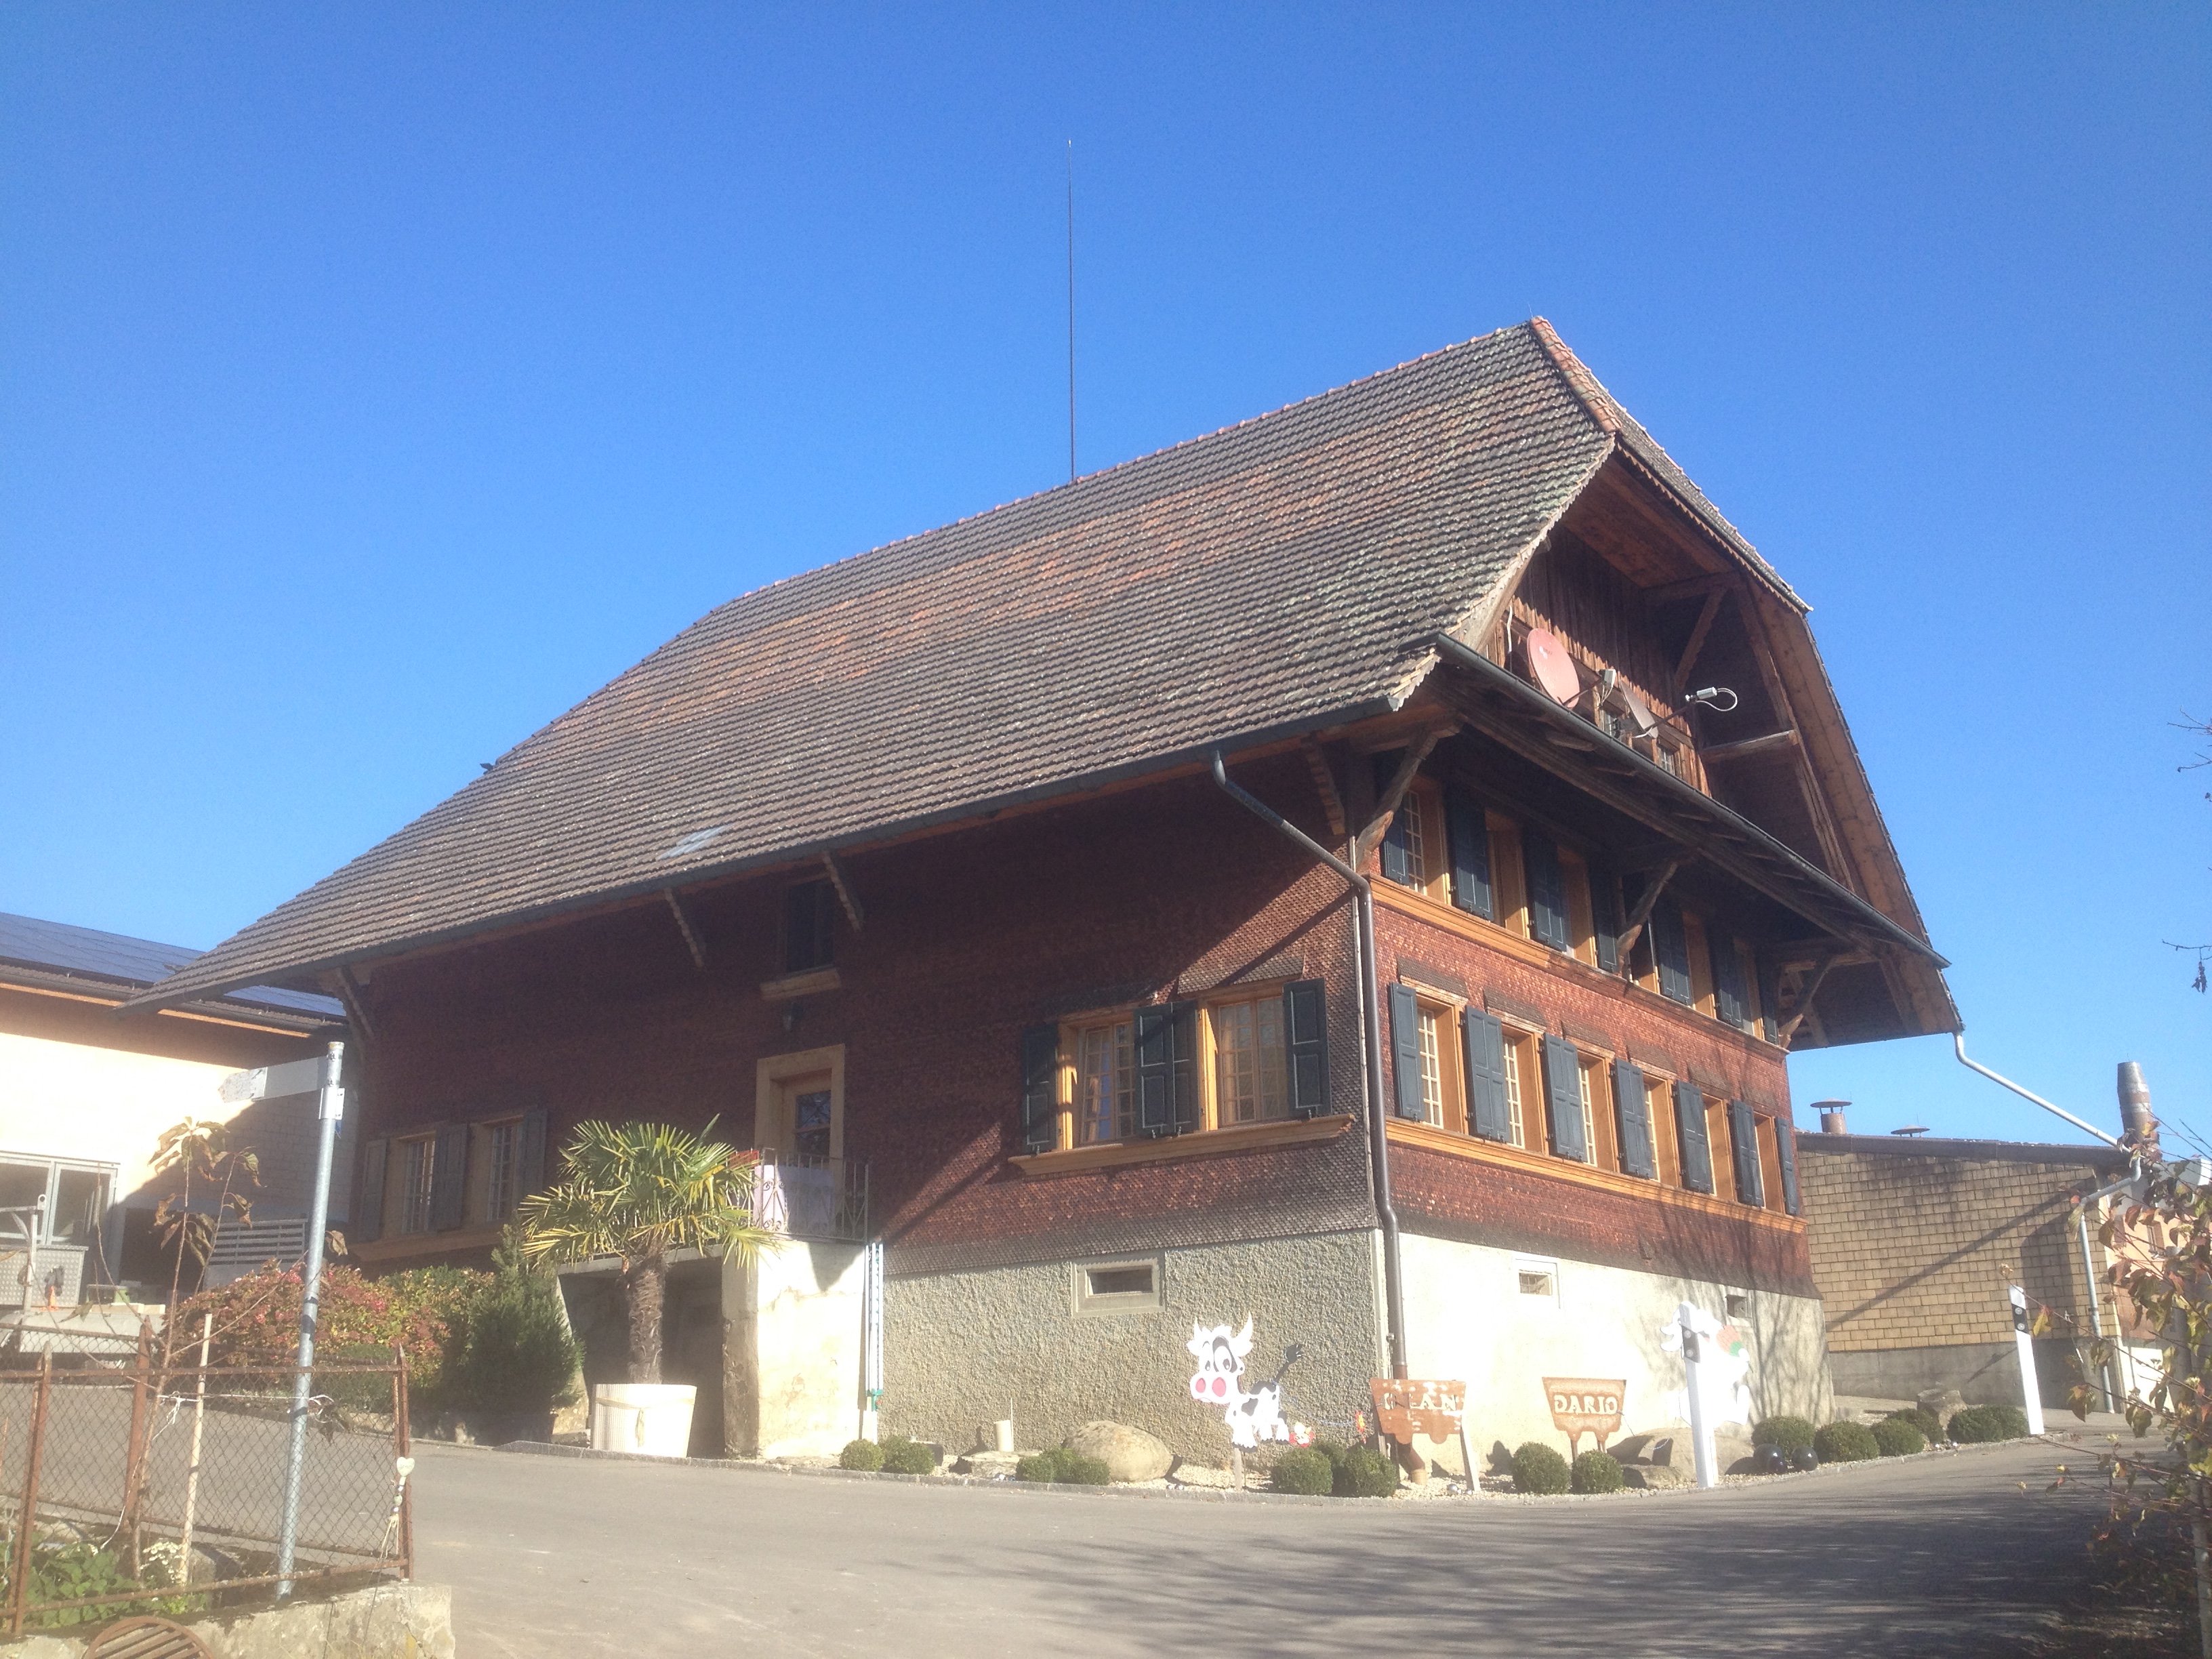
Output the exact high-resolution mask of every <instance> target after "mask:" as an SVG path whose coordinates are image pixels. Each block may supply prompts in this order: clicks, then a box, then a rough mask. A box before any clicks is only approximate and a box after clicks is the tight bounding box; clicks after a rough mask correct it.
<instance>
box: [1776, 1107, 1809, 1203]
mask: <svg viewBox="0 0 2212 1659" xmlns="http://www.w3.org/2000/svg"><path fill="white" fill-rule="evenodd" d="M1774 1152H1775V1156H1776V1158H1777V1159H1778V1161H1779V1162H1780V1164H1781V1165H1782V1207H1783V1208H1784V1209H1785V1210H1787V1211H1789V1212H1790V1214H1792V1215H1802V1214H1803V1213H1804V1212H1803V1211H1802V1209H1801V1208H1800V1207H1799V1206H1798V1200H1797V1128H1796V1125H1795V1124H1793V1123H1791V1122H1790V1121H1789V1120H1788V1119H1787V1118H1779V1117H1778V1118H1776V1119H1775V1120H1774Z"/></svg>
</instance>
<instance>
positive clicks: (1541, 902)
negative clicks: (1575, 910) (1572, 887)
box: [1521, 829, 1574, 951]
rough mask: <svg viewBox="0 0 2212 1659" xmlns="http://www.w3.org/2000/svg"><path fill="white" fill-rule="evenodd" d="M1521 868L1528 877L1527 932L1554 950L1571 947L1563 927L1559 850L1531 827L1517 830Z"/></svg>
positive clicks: (1563, 882) (1564, 913)
mask: <svg viewBox="0 0 2212 1659" xmlns="http://www.w3.org/2000/svg"><path fill="white" fill-rule="evenodd" d="M1521 867H1522V869H1523V870H1524V871H1526V872H1528V932H1529V934H1530V936H1531V937H1533V938H1534V939H1535V940H1536V941H1537V942H1538V943H1539V944H1542V945H1550V946H1551V947H1552V948H1553V950H1554V951H1569V950H1572V949H1573V948H1574V945H1573V942H1572V941H1573V934H1572V933H1571V932H1570V931H1569V928H1568V926H1567V878H1566V872H1565V871H1563V870H1561V869H1560V868H1559V848H1556V847H1554V846H1553V845H1552V842H1551V840H1550V838H1549V837H1547V836H1540V835H1538V834H1537V833H1536V832H1535V831H1534V830H1533V829H1524V830H1522V832H1521Z"/></svg>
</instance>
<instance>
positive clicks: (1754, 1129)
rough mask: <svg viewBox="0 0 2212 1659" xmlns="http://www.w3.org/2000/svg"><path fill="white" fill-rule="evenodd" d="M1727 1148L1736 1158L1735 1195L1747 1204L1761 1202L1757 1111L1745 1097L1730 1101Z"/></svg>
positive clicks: (1763, 1194)
mask: <svg viewBox="0 0 2212 1659" xmlns="http://www.w3.org/2000/svg"><path fill="white" fill-rule="evenodd" d="M1728 1116H1729V1152H1731V1153H1732V1154H1733V1155H1734V1157H1735V1195H1736V1197H1737V1199H1738V1200H1740V1201H1741V1202H1743V1203H1746V1204H1756V1205H1760V1206H1764V1205H1765V1202H1766V1182H1765V1180H1764V1178H1763V1177H1762V1176H1760V1174H1759V1115H1758V1114H1757V1113H1755V1112H1753V1110H1752V1109H1751V1106H1750V1103H1748V1102H1747V1101H1741V1100H1731V1101H1730V1102H1729V1109H1728Z"/></svg>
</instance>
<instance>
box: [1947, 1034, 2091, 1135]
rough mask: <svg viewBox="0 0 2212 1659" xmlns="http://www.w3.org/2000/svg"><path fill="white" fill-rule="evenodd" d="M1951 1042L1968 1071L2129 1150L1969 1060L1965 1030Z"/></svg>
mask: <svg viewBox="0 0 2212 1659" xmlns="http://www.w3.org/2000/svg"><path fill="white" fill-rule="evenodd" d="M1951 1044H1952V1046H1953V1047H1954V1048H1956V1049H1957V1050H1958V1051H1959V1064H1960V1065H1961V1066H1965V1067H1966V1069H1967V1070H1968V1071H1970V1072H1979V1073H1981V1074H1982V1075H1983V1076H1984V1077H1985V1078H1987V1079H1989V1080H1990V1082H1992V1083H2000V1084H2002V1085H2004V1086H2005V1087H2006V1088H2008V1089H2009V1090H2011V1091H2013V1093H2015V1094H2016V1095H2018V1096H2019V1097H2021V1099H2022V1100H2032V1101H2033V1102H2034V1103H2036V1104H2037V1105H2039V1106H2040V1107H2042V1108H2043V1109H2044V1110H2045V1111H2046V1112H2050V1113H2052V1114H2054V1115H2057V1116H2059V1117H2063V1118H2064V1119H2065V1120H2066V1121H2068V1122H2069V1123H2070V1124H2072V1125H2073V1126H2074V1127H2075V1128H2077V1129H2079V1130H2081V1133H2084V1134H2088V1135H2094V1136H2096V1138H2097V1139H2100V1140H2101V1141H2103V1142H2104V1143H2105V1144H2106V1146H2120V1148H2121V1150H2122V1151H2123V1152H2124V1151H2126V1150H2127V1149H2126V1148H2125V1147H2124V1146H2121V1142H2120V1139H2119V1137H2118V1136H2117V1135H2108V1134H2106V1133H2105V1132H2104V1131H2103V1130H2102V1129H2100V1128H2097V1127H2094V1126H2093V1125H2091V1124H2087V1123H2084V1122H2083V1121H2081V1119H2080V1118H2078V1117H2076V1116H2075V1115H2074V1114H2073V1113H2071V1112H2069V1111H2068V1110H2067V1109H2065V1108H2064V1107H2063V1106H2053V1105H2052V1104H2051V1103H2050V1102H2049V1101H2047V1100H2045V1098H2044V1097H2042V1096H2041V1095H2039V1094H2037V1093H2035V1092H2034V1091H2032V1090H2028V1089H2023V1088H2021V1086H2020V1085H2018V1084H2017V1083H2015V1082H2014V1081H2013V1080H2012V1079H2010V1078H2008V1077H1999V1076H1998V1075H1997V1074H1996V1073H1995V1072H1992V1071H1991V1070H1990V1068H1989V1067H1988V1066H1984V1065H1983V1064H1982V1063H1981V1062H1980V1061H1979V1060H1968V1059H1967V1058H1966V1032H1965V1031H1963V1030H1959V1031H1954V1032H1952V1033H1951Z"/></svg>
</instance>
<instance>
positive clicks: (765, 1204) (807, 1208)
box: [753, 1146, 868, 1244]
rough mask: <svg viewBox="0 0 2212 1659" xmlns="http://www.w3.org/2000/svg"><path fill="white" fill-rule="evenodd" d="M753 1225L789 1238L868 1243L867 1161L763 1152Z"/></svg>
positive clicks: (755, 1188) (771, 1150)
mask: <svg viewBox="0 0 2212 1659" xmlns="http://www.w3.org/2000/svg"><path fill="white" fill-rule="evenodd" d="M753 1225H756V1226H759V1227H765V1228H766V1229H768V1230H769V1231H770V1232H777V1233H782V1234H784V1235H785V1236H786V1237H791V1238H811V1239H825V1240H829V1241H833V1242H838V1243H852V1244H864V1243H866V1242H867V1238H868V1166H867V1163H866V1160H865V1159H861V1158H810V1157H808V1156H807V1155H806V1154H805V1153H803V1152H778V1151H777V1150H776V1149H775V1147H773V1146H770V1147H765V1148H763V1150H762V1152H761V1154H760V1166H759V1169H758V1170H757V1172H756V1174H755V1175H754V1177H753Z"/></svg>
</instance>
